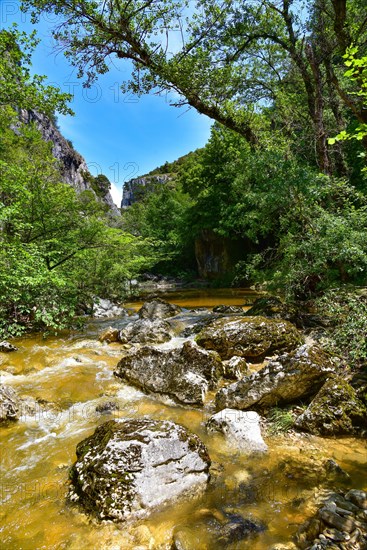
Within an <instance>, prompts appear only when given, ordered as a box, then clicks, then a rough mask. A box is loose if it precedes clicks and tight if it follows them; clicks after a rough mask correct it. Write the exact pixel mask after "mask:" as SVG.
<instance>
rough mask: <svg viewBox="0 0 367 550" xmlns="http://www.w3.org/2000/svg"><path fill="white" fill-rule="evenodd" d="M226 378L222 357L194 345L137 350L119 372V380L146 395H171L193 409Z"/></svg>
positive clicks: (126, 357)
mask: <svg viewBox="0 0 367 550" xmlns="http://www.w3.org/2000/svg"><path fill="white" fill-rule="evenodd" d="M222 374H223V366H222V363H221V361H220V359H219V356H218V355H217V354H216V353H213V352H208V351H205V350H203V349H200V348H199V347H198V346H196V345H195V344H193V343H191V342H185V344H184V345H183V347H182V348H181V349H173V350H159V349H155V348H151V347H144V348H141V349H139V350H136V349H133V350H131V351H130V353H129V354H128V355H126V356H125V357H123V358H122V359H121V361H120V362H119V363H118V365H117V367H116V371H115V375H116V376H117V377H119V378H122V379H123V380H126V382H129V383H131V384H133V385H134V386H137V387H138V388H141V389H142V390H144V391H148V392H155V393H160V394H167V395H169V396H171V397H173V398H175V399H176V400H178V401H179V402H181V403H186V404H191V405H202V404H203V401H204V398H205V394H206V392H207V391H208V389H210V388H214V387H215V385H216V382H217V381H218V380H219V378H220V377H221V375H222Z"/></svg>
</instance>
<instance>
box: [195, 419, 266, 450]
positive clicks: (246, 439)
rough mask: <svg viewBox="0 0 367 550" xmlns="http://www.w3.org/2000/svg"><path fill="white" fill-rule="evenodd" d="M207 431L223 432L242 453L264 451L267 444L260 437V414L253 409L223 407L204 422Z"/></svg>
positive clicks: (230, 442)
mask: <svg viewBox="0 0 367 550" xmlns="http://www.w3.org/2000/svg"><path fill="white" fill-rule="evenodd" d="M206 427H207V430H208V431H209V432H220V433H223V434H224V435H225V437H226V439H227V441H228V443H229V445H230V446H231V447H233V448H234V449H236V450H238V451H240V452H243V453H248V454H251V453H264V452H266V451H267V450H268V446H267V445H266V443H265V441H264V440H263V438H262V435H261V430H260V416H259V415H258V414H257V413H256V412H254V411H248V412H243V411H238V410H235V409H223V410H222V411H220V412H219V413H217V414H215V415H213V416H212V417H211V418H210V419H209V420H208V422H207V423H206Z"/></svg>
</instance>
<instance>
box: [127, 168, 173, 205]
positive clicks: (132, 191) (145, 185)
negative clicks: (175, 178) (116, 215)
mask: <svg viewBox="0 0 367 550" xmlns="http://www.w3.org/2000/svg"><path fill="white" fill-rule="evenodd" d="M170 179H172V176H171V175H170V174H156V175H154V176H142V177H140V178H134V179H132V180H130V181H127V182H126V183H125V185H124V187H123V190H122V202H121V208H128V207H129V206H131V205H132V204H134V202H137V201H139V200H141V199H142V198H143V197H144V196H145V195H146V194H148V193H152V192H153V191H154V189H155V188H156V186H157V185H162V184H164V183H167V181H169V180H170Z"/></svg>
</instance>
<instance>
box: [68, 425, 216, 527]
mask: <svg viewBox="0 0 367 550" xmlns="http://www.w3.org/2000/svg"><path fill="white" fill-rule="evenodd" d="M76 454H77V461H76V462H75V464H74V465H73V467H72V468H71V470H70V480H71V487H70V491H69V499H70V500H71V501H72V502H77V503H79V504H80V505H81V506H82V507H83V509H84V510H85V511H86V512H88V513H90V514H92V515H94V516H96V517H97V518H99V519H101V520H112V521H122V520H126V519H128V518H140V517H144V516H146V515H147V514H148V513H149V512H150V511H151V510H152V509H154V508H157V507H159V506H161V505H163V504H165V503H167V502H169V501H174V500H175V499H177V498H178V497H181V496H183V495H190V496H191V495H196V494H197V493H200V492H202V491H203V490H204V489H205V488H206V484H207V482H208V479H209V467H210V458H209V456H208V453H207V450H206V447H205V446H204V444H203V443H202V442H201V441H200V439H199V438H198V437H197V436H196V435H195V434H192V433H190V432H189V431H188V430H186V429H185V428H183V427H182V426H179V425H178V424H174V423H173V422H169V421H155V420H151V419H149V418H146V417H144V418H141V419H126V420H111V421H109V422H106V423H105V424H102V425H101V426H99V427H98V428H97V429H96V431H95V432H94V434H93V435H91V436H90V437H88V438H87V439H85V440H84V441H81V442H80V443H79V444H78V446H77V449H76Z"/></svg>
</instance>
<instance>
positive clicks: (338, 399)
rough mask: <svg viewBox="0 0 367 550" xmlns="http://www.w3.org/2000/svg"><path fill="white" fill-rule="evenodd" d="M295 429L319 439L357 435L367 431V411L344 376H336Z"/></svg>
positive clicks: (324, 386) (297, 422)
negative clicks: (325, 436) (330, 436)
mask: <svg viewBox="0 0 367 550" xmlns="http://www.w3.org/2000/svg"><path fill="white" fill-rule="evenodd" d="M295 425H296V427H297V428H301V429H302V430H305V431H307V432H311V433H313V434H316V435H353V434H358V433H359V432H360V431H361V430H363V428H364V429H365V430H366V429H367V411H366V408H365V406H364V405H363V403H362V402H361V401H360V400H359V399H358V397H357V394H356V391H355V390H354V388H352V386H351V385H350V384H349V383H348V382H347V381H346V380H344V379H343V378H341V377H340V376H333V377H331V378H330V379H329V380H328V381H327V382H326V383H325V384H324V385H323V387H322V388H321V390H320V391H319V393H318V394H317V395H316V397H315V398H314V399H313V400H312V401H311V403H310V404H309V406H308V408H307V409H306V410H305V412H304V413H302V414H301V415H300V416H299V417H298V418H297V419H296V422H295Z"/></svg>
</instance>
